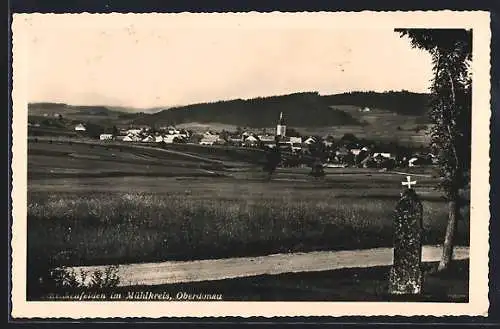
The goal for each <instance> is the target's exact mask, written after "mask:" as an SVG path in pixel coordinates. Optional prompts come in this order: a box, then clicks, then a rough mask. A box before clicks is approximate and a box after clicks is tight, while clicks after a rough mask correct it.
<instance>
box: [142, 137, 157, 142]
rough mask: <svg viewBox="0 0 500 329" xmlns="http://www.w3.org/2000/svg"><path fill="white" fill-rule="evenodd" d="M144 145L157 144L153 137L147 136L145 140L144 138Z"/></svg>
mask: <svg viewBox="0 0 500 329" xmlns="http://www.w3.org/2000/svg"><path fill="white" fill-rule="evenodd" d="M142 142H143V143H153V142H155V138H154V137H153V136H151V135H149V136H146V137H145V138H143V140H142Z"/></svg>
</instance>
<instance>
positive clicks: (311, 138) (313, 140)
mask: <svg viewBox="0 0 500 329" xmlns="http://www.w3.org/2000/svg"><path fill="white" fill-rule="evenodd" d="M316 142H317V140H316V138H314V137H308V138H307V139H306V140H305V141H304V144H307V145H310V144H314V143H316Z"/></svg>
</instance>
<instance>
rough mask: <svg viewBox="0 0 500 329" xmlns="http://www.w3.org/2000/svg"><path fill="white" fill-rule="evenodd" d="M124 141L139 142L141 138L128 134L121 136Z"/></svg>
mask: <svg viewBox="0 0 500 329" xmlns="http://www.w3.org/2000/svg"><path fill="white" fill-rule="evenodd" d="M123 141H124V142H140V141H141V138H140V137H139V136H137V135H134V134H128V135H127V136H125V137H124V138H123Z"/></svg>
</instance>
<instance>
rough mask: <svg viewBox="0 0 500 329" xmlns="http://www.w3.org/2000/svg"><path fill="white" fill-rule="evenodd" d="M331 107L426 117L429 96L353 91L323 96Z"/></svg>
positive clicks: (403, 92) (408, 93) (400, 92)
mask: <svg viewBox="0 0 500 329" xmlns="http://www.w3.org/2000/svg"><path fill="white" fill-rule="evenodd" d="M322 98H323V101H324V102H325V103H327V104H329V105H356V106H359V107H360V108H364V107H368V108H370V109H384V110H388V111H391V112H394V113H398V114H402V115H417V116H418V115H424V114H425V112H426V111H427V109H428V107H429V106H428V102H429V95H428V94H418V93H411V92H408V91H404V90H403V91H387V92H384V93H378V92H374V91H353V92H347V93H343V94H336V95H326V96H322Z"/></svg>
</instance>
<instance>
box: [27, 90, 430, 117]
mask: <svg viewBox="0 0 500 329" xmlns="http://www.w3.org/2000/svg"><path fill="white" fill-rule="evenodd" d="M403 92H407V93H410V94H420V95H430V94H431V93H430V92H417V91H410V90H406V89H401V90H385V91H374V90H351V91H345V92H340V93H332V94H321V93H320V92H318V91H297V92H292V93H287V94H277V95H267V96H255V97H249V98H241V97H239V98H229V99H218V100H207V101H202V102H196V103H188V104H177V105H160V106H151V107H135V106H126V105H112V104H102V103H101V104H99V103H97V104H89V105H79V104H76V103H66V102H57V101H29V102H28V103H27V104H28V105H33V104H55V105H68V106H81V107H98V106H102V107H118V108H126V109H134V110H137V111H138V112H141V110H153V109H160V111H162V110H167V109H171V108H178V107H186V106H192V105H201V104H210V103H218V102H231V101H236V100H243V101H248V100H253V99H258V98H271V97H284V96H291V95H298V94H318V95H319V96H336V95H345V94H352V93H376V94H385V93H403Z"/></svg>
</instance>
